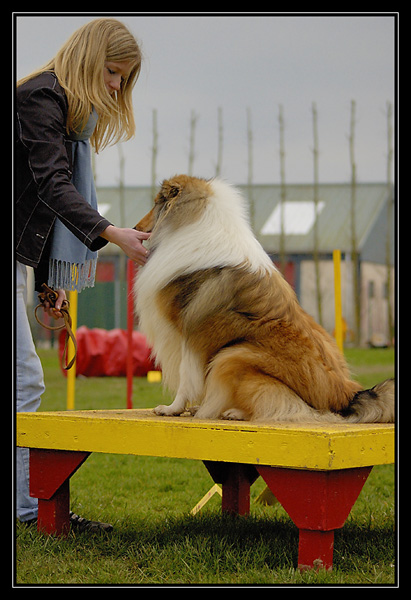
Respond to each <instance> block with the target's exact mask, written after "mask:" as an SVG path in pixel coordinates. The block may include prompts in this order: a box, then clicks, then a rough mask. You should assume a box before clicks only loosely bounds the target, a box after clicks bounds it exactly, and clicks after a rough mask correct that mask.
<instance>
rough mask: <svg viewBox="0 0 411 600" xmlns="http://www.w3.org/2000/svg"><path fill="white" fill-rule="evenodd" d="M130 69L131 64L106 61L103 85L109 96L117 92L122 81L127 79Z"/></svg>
mask: <svg viewBox="0 0 411 600" xmlns="http://www.w3.org/2000/svg"><path fill="white" fill-rule="evenodd" d="M132 68H133V63H132V62H109V61H106V62H105V63H104V83H105V86H106V89H107V91H108V93H109V94H110V96H112V95H113V94H114V92H116V91H117V92H118V91H119V89H120V87H121V83H122V81H123V80H124V79H127V77H128V76H129V75H130V72H131V69H132Z"/></svg>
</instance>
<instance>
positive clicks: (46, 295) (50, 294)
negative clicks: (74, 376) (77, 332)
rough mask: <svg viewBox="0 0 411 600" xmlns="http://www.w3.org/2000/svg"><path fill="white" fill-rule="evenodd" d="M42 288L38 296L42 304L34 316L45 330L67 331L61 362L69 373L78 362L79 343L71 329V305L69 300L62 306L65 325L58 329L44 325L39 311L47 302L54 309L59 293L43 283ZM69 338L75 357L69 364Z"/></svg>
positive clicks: (35, 310) (37, 307) (64, 301)
mask: <svg viewBox="0 0 411 600" xmlns="http://www.w3.org/2000/svg"><path fill="white" fill-rule="evenodd" d="M41 287H42V288H43V290H44V291H43V292H41V293H40V294H39V295H38V299H39V300H40V303H39V304H37V306H36V308H35V309H34V316H35V318H36V321H37V323H39V324H40V325H41V326H42V327H44V329H49V330H50V331H59V330H60V329H64V328H65V329H66V339H65V342H64V349H63V355H62V357H61V360H62V368H63V369H64V370H65V371H68V370H69V369H71V367H72V366H73V365H74V361H75V360H76V356H77V341H76V338H75V336H74V333H73V331H72V329H71V325H72V320H71V316H70V313H69V306H70V304H69V302H68V300H63V303H62V305H61V309H60V312H61V314H62V315H63V319H64V324H63V325H58V326H56V327H53V326H51V325H46V323H43V321H41V320H40V319H39V317H38V316H37V311H38V309H39V308H40V307H43V306H44V303H45V302H48V303H49V304H50V307H51V308H54V307H55V305H56V301H57V298H58V293H57V292H56V291H55V290H53V289H52V288H51V287H49V286H48V285H47V284H45V283H43V284H42V286H41ZM69 338H71V340H72V342H73V346H74V356H73V358H72V359H71V361H70V362H69V363H68V364H67V347H68V341H69ZM64 356H65V363H66V364H65V366H64V363H63V358H64Z"/></svg>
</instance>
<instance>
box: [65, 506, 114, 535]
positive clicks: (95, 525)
mask: <svg viewBox="0 0 411 600" xmlns="http://www.w3.org/2000/svg"><path fill="white" fill-rule="evenodd" d="M70 525H71V528H72V529H73V530H74V531H78V532H80V533H81V532H82V531H91V532H93V533H96V532H99V531H105V532H107V533H108V532H109V531H113V526H112V525H110V523H101V522H100V521H89V520H88V519H85V518H84V517H79V516H78V515H76V514H75V513H73V512H71V511H70Z"/></svg>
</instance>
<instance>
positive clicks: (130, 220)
mask: <svg viewBox="0 0 411 600" xmlns="http://www.w3.org/2000/svg"><path fill="white" fill-rule="evenodd" d="M237 187H238V188H239V189H240V190H241V191H242V193H243V194H244V196H245V197H246V198H248V190H247V186H244V185H243V186H237ZM123 194H124V219H123V221H124V222H123V223H122V222H121V218H120V201H119V198H120V191H119V188H118V187H109V188H98V189H97V197H98V201H99V209H100V212H102V213H103V214H104V216H105V217H106V218H107V219H108V220H109V221H111V222H112V223H114V224H115V225H118V226H124V227H134V225H136V223H138V221H139V220H140V219H141V217H142V216H144V215H145V214H146V213H147V212H148V211H149V210H150V207H151V206H152V200H151V188H150V187H149V186H147V187H126V188H124V190H123ZM313 196H314V186H313V185H312V184H307V185H305V184H295V185H287V186H286V191H285V199H284V201H285V251H286V254H312V253H313V249H314V227H313V225H314V208H313V207H314V203H313ZM252 198H253V200H254V207H255V209H254V210H255V226H254V230H255V232H256V235H257V237H258V239H259V241H260V243H261V244H262V246H263V247H264V249H265V250H266V251H267V252H268V253H273V254H276V253H278V251H279V247H280V230H279V219H278V217H279V214H280V204H281V186H280V185H254V186H252ZM387 198H388V188H387V185H385V184H383V183H362V184H358V185H357V186H356V234H357V248H358V251H359V252H360V253H361V252H363V251H366V252H367V255H368V256H367V258H366V259H367V260H371V261H374V262H384V261H385V258H384V257H385V243H386V242H385V231H386V226H385V224H386V214H387ZM318 201H319V204H318V207H319V216H318V238H319V247H318V250H319V252H320V253H322V254H329V253H331V252H332V251H333V250H334V249H336V248H337V249H340V250H341V251H342V252H350V250H351V225H350V223H351V220H350V206H351V186H350V184H321V185H319V190H318ZM391 204H392V203H391ZM392 223H394V219H392ZM393 228H394V225H393ZM391 241H392V243H391V246H392V248H393V247H394V246H393V243H394V231H392V232H391ZM110 250H111V252H112V251H113V248H111V249H110ZM392 255H393V251H392ZM362 258H363V259H365V257H364V256H363V257H362Z"/></svg>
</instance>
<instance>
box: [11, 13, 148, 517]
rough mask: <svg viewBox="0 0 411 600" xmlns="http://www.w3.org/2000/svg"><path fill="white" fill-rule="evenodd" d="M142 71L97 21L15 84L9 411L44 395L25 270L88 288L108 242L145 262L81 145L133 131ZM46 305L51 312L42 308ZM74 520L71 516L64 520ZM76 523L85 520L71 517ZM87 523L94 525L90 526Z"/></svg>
mask: <svg viewBox="0 0 411 600" xmlns="http://www.w3.org/2000/svg"><path fill="white" fill-rule="evenodd" d="M140 68H141V52H140V48H139V46H138V44H137V42H136V40H135V38H134V37H133V35H132V34H131V33H130V32H129V31H128V29H127V28H126V27H125V26H124V25H123V24H122V23H120V22H119V21H117V20H116V19H105V18H103V19H96V20H94V21H92V22H90V23H87V24H86V25H84V26H83V27H81V28H80V29H79V30H77V31H76V32H75V33H74V34H73V35H72V36H71V37H70V39H69V40H68V41H67V42H66V43H65V44H64V45H63V47H62V48H61V49H60V50H59V52H58V53H57V55H56V56H55V58H54V59H52V60H51V61H50V62H49V63H48V64H46V65H45V66H44V67H42V68H41V69H39V70H38V71H35V72H34V73H31V74H30V75H29V76H27V77H25V78H24V79H21V80H20V81H19V82H18V83H17V94H16V109H17V114H16V126H15V132H16V143H15V166H16V171H15V173H16V177H15V186H14V189H15V228H16V229H15V239H16V259H17V268H16V282H17V303H16V315H17V319H16V322H17V336H16V348H17V352H16V355H17V356H16V383H17V385H16V388H17V390H16V392H17V393H16V396H17V410H18V411H20V412H35V411H36V410H37V408H38V407H39V405H40V396H41V394H42V393H43V391H44V384H43V372H42V368H41V363H40V360H39V358H38V356H37V354H36V352H35V348H34V344H33V339H32V336H31V332H30V327H29V323H28V319H27V313H26V300H27V281H26V266H25V265H28V266H31V267H33V268H34V271H35V281H36V289H37V290H38V291H40V288H41V284H42V283H47V284H48V285H49V286H50V287H53V288H54V289H56V290H58V300H57V301H56V307H55V309H53V313H54V314H53V316H54V317H55V318H58V317H60V316H61V313H60V312H59V310H60V308H61V305H62V302H63V300H64V299H65V297H66V296H65V291H64V289H76V290H78V291H81V290H82V289H83V288H85V287H87V286H92V285H94V275H95V268H96V260H97V250H99V249H100V248H102V247H103V246H104V245H105V244H107V242H113V243H115V244H117V245H118V246H119V247H120V248H121V249H122V250H123V251H124V252H125V254H127V256H128V257H129V258H131V259H132V260H134V261H135V262H136V263H137V264H139V265H143V264H144V263H145V262H146V259H147V255H148V251H147V250H146V249H145V248H144V246H143V245H142V241H143V240H145V239H148V237H149V235H148V234H145V233H143V232H139V231H135V230H134V229H127V228H118V227H115V226H114V225H113V224H111V223H110V222H109V221H107V219H105V218H104V217H102V216H101V215H100V214H99V212H98V210H97V200H96V193H95V188H94V181H93V176H92V171H91V160H90V144H91V145H92V146H93V147H94V149H95V151H96V152H98V151H100V150H102V149H103V148H105V147H106V146H107V145H108V144H110V143H116V142H118V141H120V140H129V139H130V138H131V137H132V136H133V135H134V131H135V123H134V116H133V108H132V100H131V94H132V89H133V87H134V85H135V83H136V81H137V78H138V76H139V73H140ZM51 312H52V310H51V309H50V313H51ZM28 481H29V465H28V450H26V449H21V448H19V449H18V452H17V517H18V519H19V520H21V521H32V520H35V519H36V517H37V500H36V499H34V498H30V496H29V490H28ZM72 521H73V523H74V522H78V517H77V519H74V518H73V519H72ZM80 521H81V523H82V525H83V526H84V524H87V523H91V522H90V521H86V520H84V519H80ZM94 525H95V523H94Z"/></svg>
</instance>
